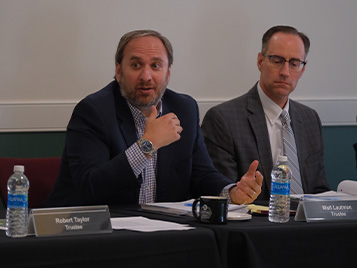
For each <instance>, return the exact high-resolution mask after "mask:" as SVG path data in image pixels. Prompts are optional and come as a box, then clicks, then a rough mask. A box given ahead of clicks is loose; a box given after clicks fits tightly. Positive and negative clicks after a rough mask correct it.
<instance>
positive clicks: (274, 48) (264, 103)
mask: <svg viewBox="0 0 357 268" xmlns="http://www.w3.org/2000/svg"><path fill="white" fill-rule="evenodd" d="M309 47H310V41H309V39H308V37H307V36H306V35H304V34H303V33H300V32H298V31H297V30H296V29H295V28H293V27H290V26H274V27H272V28H270V29H269V30H268V31H267V32H266V33H265V34H264V36H263V39H262V50H261V52H260V53H258V58H257V65H258V69H259V71H260V80H259V81H258V82H257V83H256V84H255V85H254V86H253V88H252V89H251V90H249V91H248V92H247V93H246V94H244V95H242V96H240V97H238V98H235V99H232V100H229V101H227V102H224V103H222V104H220V105H218V106H216V107H213V108H211V109H210V110H209V111H208V112H207V114H206V116H205V118H204V120H203V122H202V130H203V133H204V138H205V142H206V145H207V148H208V151H209V153H210V156H211V158H212V160H213V162H214V164H215V166H216V168H217V169H218V170H220V171H221V172H222V173H223V174H224V175H226V176H227V177H229V178H230V179H232V180H233V181H237V180H239V178H240V177H242V175H243V174H244V173H245V172H246V171H247V170H248V168H249V165H250V163H251V162H252V161H253V160H258V161H259V167H258V170H259V171H260V172H261V173H262V175H263V177H264V181H263V185H262V192H261V194H260V196H259V197H258V199H261V200H267V199H269V196H270V184H271V176H270V173H271V170H272V168H273V165H274V164H275V163H276V161H277V158H278V156H279V155H283V154H284V152H283V141H282V140H283V139H282V136H283V134H282V122H281V121H280V120H279V116H280V114H281V113H282V111H283V110H285V111H286V112H288V114H289V115H290V118H291V127H292V129H293V134H294V137H295V143H296V149H297V157H298V169H299V171H300V177H301V184H302V190H303V192H304V193H318V192H324V191H327V190H329V186H328V184H327V181H326V176H325V167H324V157H323V154H324V152H323V151H324V150H323V149H324V148H323V141H322V133H321V121H320V118H319V116H318V114H317V113H316V112H315V111H314V110H313V109H311V108H309V107H307V106H305V105H302V104H300V103H298V102H296V101H293V100H291V99H289V95H290V93H291V92H292V91H293V90H294V89H295V87H296V85H297V83H298V80H299V79H300V77H301V76H302V74H303V73H304V71H305V65H306V63H307V62H306V56H307V54H308V52H309Z"/></svg>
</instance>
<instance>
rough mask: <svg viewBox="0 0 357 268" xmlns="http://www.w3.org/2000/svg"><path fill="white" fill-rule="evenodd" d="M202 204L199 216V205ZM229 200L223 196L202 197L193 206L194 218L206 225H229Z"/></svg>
mask: <svg viewBox="0 0 357 268" xmlns="http://www.w3.org/2000/svg"><path fill="white" fill-rule="evenodd" d="M198 203H200V209H199V210H200V212H199V214H197V205H198ZM227 213H228V200H227V198H225V197H221V196H201V197H200V198H197V199H196V200H195V201H194V202H193V204H192V214H193V216H194V217H195V218H196V219H198V220H200V221H201V222H204V223H212V224H224V223H227Z"/></svg>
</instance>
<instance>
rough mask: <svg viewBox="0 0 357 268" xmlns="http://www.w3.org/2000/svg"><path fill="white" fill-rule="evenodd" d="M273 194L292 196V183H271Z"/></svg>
mask: <svg viewBox="0 0 357 268" xmlns="http://www.w3.org/2000/svg"><path fill="white" fill-rule="evenodd" d="M271 194H278V195H289V194H290V183H288V182H287V183H286V182H285V183H281V182H272V183H271Z"/></svg>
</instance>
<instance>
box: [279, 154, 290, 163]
mask: <svg viewBox="0 0 357 268" xmlns="http://www.w3.org/2000/svg"><path fill="white" fill-rule="evenodd" d="M278 161H279V162H287V161H288V157H287V156H286V155H279V156H278Z"/></svg>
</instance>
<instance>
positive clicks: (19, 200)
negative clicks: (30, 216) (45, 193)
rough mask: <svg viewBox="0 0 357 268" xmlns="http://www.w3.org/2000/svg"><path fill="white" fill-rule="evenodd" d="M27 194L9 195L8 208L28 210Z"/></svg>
mask: <svg viewBox="0 0 357 268" xmlns="http://www.w3.org/2000/svg"><path fill="white" fill-rule="evenodd" d="M27 198H28V197H27V194H18V195H13V194H9V195H8V197H7V207H8V208H27V201H28V199H27Z"/></svg>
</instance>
